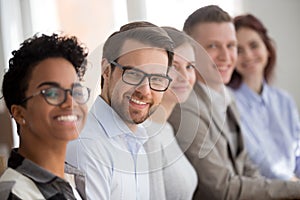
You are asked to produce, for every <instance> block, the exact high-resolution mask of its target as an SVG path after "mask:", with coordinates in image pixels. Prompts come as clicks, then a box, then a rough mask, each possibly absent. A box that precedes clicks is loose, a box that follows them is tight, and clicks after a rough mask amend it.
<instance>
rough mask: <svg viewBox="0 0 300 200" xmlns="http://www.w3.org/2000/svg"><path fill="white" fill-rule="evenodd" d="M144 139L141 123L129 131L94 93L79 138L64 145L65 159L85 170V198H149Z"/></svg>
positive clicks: (124, 199) (121, 199) (145, 137)
mask: <svg viewBox="0 0 300 200" xmlns="http://www.w3.org/2000/svg"><path fill="white" fill-rule="evenodd" d="M147 139H148V138H147V134H146V131H145V129H144V128H143V126H141V125H139V126H138V127H137V130H136V132H135V133H132V132H131V130H130V129H129V128H128V126H127V125H126V124H125V123H124V122H123V121H122V119H120V117H119V116H118V115H117V114H116V113H115V111H114V110H113V109H112V108H111V107H110V106H109V105H108V104H107V103H106V102H105V101H104V100H103V99H102V98H101V97H97V99H96V101H95V103H94V105H93V106H92V108H91V110H90V112H89V115H88V119H87V123H86V125H85V127H84V129H83V131H82V132H81V134H80V136H79V138H78V139H77V140H75V141H72V142H70V143H69V144H68V148H67V161H68V162H69V163H71V164H73V165H74V166H75V167H78V168H79V169H81V170H82V171H84V172H85V173H86V179H87V180H86V193H87V197H88V199H91V200H94V199H118V200H119V199H120V200H128V199H133V200H143V199H145V200H148V199H149V196H150V194H149V187H150V186H149V174H148V158H147V154H146V152H145V149H144V147H143V144H144V143H145V142H146V141H147Z"/></svg>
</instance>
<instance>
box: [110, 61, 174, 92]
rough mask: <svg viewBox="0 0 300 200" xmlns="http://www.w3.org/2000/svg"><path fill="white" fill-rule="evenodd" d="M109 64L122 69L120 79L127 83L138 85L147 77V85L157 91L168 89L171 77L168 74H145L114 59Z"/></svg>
mask: <svg viewBox="0 0 300 200" xmlns="http://www.w3.org/2000/svg"><path fill="white" fill-rule="evenodd" d="M110 63H111V64H113V65H115V66H117V67H119V68H121V69H122V70H123V73H122V80H123V81H124V82H125V83H127V84H129V85H135V86H138V85H140V84H141V83H142V82H143V81H144V79H145V78H146V77H147V78H148V82H149V87H150V88H151V89H152V90H154V91H158V92H164V91H166V90H167V89H168V87H169V85H170V83H171V81H172V79H171V78H170V77H169V76H168V75H166V76H165V75H161V74H147V73H145V72H144V71H142V70H140V69H137V68H134V67H130V66H122V65H120V64H119V63H117V62H115V61H111V62H110Z"/></svg>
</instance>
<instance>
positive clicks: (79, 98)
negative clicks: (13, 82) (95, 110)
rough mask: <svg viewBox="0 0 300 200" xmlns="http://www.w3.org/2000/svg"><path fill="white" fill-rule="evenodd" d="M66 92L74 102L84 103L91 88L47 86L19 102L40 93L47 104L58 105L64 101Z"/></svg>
mask: <svg viewBox="0 0 300 200" xmlns="http://www.w3.org/2000/svg"><path fill="white" fill-rule="evenodd" d="M68 92H70V94H71V96H72V97H73V99H74V100H75V102H76V103H78V104H85V103H86V102H87V101H88V100H89V98H90V92H91V90H90V89H89V88H87V87H84V86H73V87H72V88H71V89H63V88H60V87H49V88H47V89H44V90H41V91H39V92H37V93H35V94H33V95H31V96H29V97H27V98H25V99H23V100H22V102H21V104H23V103H25V102H26V101H28V100H29V99H31V98H33V97H35V96H37V95H42V96H43V97H44V99H45V100H46V102H47V103H48V104H50V105H53V106H60V105H62V104H63V103H65V102H66V100H67V93H68Z"/></svg>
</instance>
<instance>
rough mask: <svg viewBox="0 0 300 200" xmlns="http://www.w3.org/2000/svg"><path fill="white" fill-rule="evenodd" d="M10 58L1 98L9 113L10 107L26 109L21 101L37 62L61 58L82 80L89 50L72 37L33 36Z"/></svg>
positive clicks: (54, 35)
mask: <svg viewBox="0 0 300 200" xmlns="http://www.w3.org/2000/svg"><path fill="white" fill-rule="evenodd" d="M12 55H13V57H12V58H10V60H9V69H8V71H7V72H6V73H5V75H4V78H3V84H2V94H3V97H2V98H4V100H5V104H6V106H7V108H8V110H9V112H10V113H11V106H12V105H22V106H23V107H26V103H23V104H22V100H23V99H24V98H25V92H26V90H27V89H28V83H29V81H30V78H31V74H32V71H33V69H34V67H35V66H36V65H37V64H38V63H39V62H41V61H43V60H45V59H47V58H56V57H60V58H64V59H66V60H68V61H69V62H71V63H72V65H73V66H74V68H75V70H76V72H77V75H78V77H79V78H80V79H82V77H83V75H84V74H85V71H86V67H87V59H86V57H87V55H88V50H87V48H86V47H85V46H84V45H83V44H81V43H79V41H78V40H77V38H76V37H75V36H60V35H58V34H56V33H54V34H52V35H51V36H48V35H44V34H42V35H39V34H35V35H34V36H33V37H31V38H29V39H27V40H25V41H24V42H23V43H22V44H21V45H20V49H19V50H15V51H13V52H12Z"/></svg>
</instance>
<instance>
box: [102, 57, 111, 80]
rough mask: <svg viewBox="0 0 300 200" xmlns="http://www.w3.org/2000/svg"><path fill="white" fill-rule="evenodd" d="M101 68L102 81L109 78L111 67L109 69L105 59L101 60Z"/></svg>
mask: <svg viewBox="0 0 300 200" xmlns="http://www.w3.org/2000/svg"><path fill="white" fill-rule="evenodd" d="M101 66H102V76H103V78H104V79H107V78H108V77H109V76H110V73H111V67H110V63H109V62H108V60H107V59H106V58H103V59H102V61H101Z"/></svg>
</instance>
